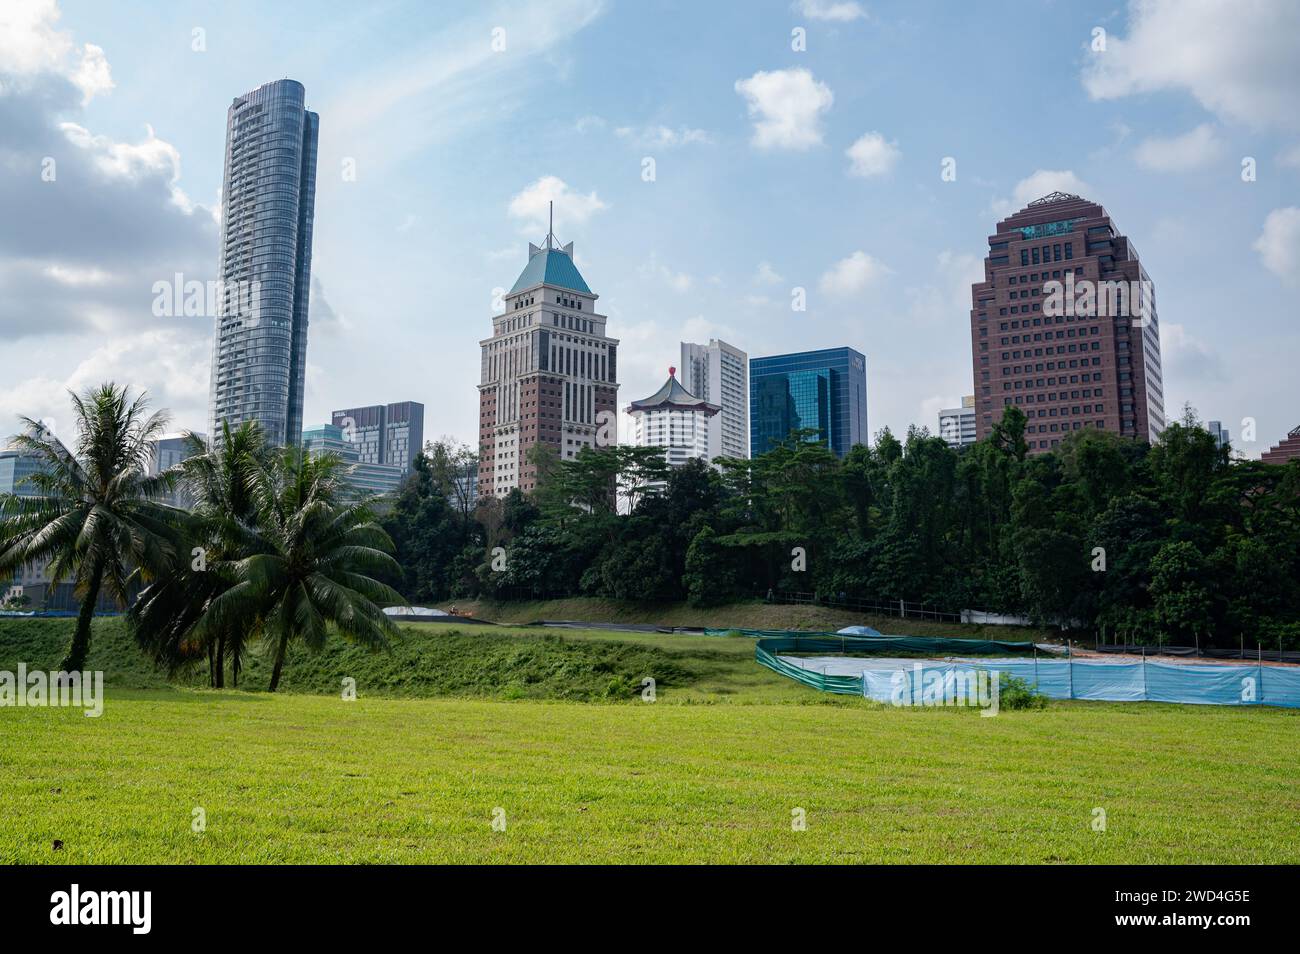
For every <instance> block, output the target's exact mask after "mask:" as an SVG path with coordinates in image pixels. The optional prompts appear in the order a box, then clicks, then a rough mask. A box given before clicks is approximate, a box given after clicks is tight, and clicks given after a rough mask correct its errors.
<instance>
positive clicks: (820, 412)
mask: <svg viewBox="0 0 1300 954" xmlns="http://www.w3.org/2000/svg"><path fill="white" fill-rule="evenodd" d="M805 428H812V429H813V430H815V431H817V433H818V438H819V439H820V440H823V441H826V442H827V443H828V444H829V445H830V448H831V450H833V451H834V452H835V454H836V456H838V457H843V456H844V455H845V454H847V453H848V452H849V448H851V447H852V446H853V445H854V444H865V443H867V440H868V438H867V359H866V358H865V357H864V356H863V355H862V354H861V352H858V351H854V350H853V349H852V348H827V349H826V350H824V351H803V352H800V353H799V354H778V355H773V356H772V357H770V358H750V359H749V453H750V456H751V457H752V456H754V455H757V454H762V453H764V452H765V451H768V450H771V449H772V447H773V446H775V444H776V443H778V442H780V441H782V440H785V439H786V438H787V437H789V436H790V432H791V431H794V430H802V429H805Z"/></svg>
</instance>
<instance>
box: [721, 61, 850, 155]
mask: <svg viewBox="0 0 1300 954" xmlns="http://www.w3.org/2000/svg"><path fill="white" fill-rule="evenodd" d="M736 92H737V93H739V94H740V95H741V96H743V97H744V98H745V100H746V105H747V107H748V109H749V115H750V116H752V117H754V136H753V138H752V139H751V140H750V142H752V143H753V144H754V146H756V147H757V148H759V149H796V150H803V149H810V148H812V147H813V146H818V145H821V141H822V131H821V116H822V113H824V112H825V111H826V110H828V109H830V107H831V103H832V101H834V99H835V96H834V94H833V93H831V90H830V87H829V86H827V85H826V84H825V83H822V82H819V81H817V80H816V79H814V78H813V75H812V73H811V72H809V71H808V70H806V69H790V70H773V71H771V72H767V71H764V70H759V71H758V72H757V73H755V74H754V75H753V76H751V77H750V78H749V79H743V80H736Z"/></svg>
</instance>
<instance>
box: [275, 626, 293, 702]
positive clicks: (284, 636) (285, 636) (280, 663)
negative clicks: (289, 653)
mask: <svg viewBox="0 0 1300 954" xmlns="http://www.w3.org/2000/svg"><path fill="white" fill-rule="evenodd" d="M288 645H289V631H288V630H287V629H286V630H285V631H284V632H283V633H281V634H280V645H279V646H278V647H277V648H276V650H275V668H274V669H272V670H271V692H275V688H276V686H278V685H280V670H281V669H283V668H284V651H285V649H286V647H288Z"/></svg>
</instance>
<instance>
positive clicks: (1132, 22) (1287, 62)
mask: <svg viewBox="0 0 1300 954" xmlns="http://www.w3.org/2000/svg"><path fill="white" fill-rule="evenodd" d="M1127 27H1128V33H1127V35H1125V36H1116V35H1113V34H1112V35H1109V36H1108V37H1107V38H1106V45H1105V49H1104V50H1090V52H1089V53H1088V54H1087V55H1088V60H1087V63H1086V65H1085V67H1084V70H1083V85H1084V88H1085V89H1086V90H1087V92H1088V95H1089V96H1091V97H1092V98H1093V99H1099V100H1105V99H1118V98H1121V97H1125V96H1133V95H1136V94H1140V93H1161V92H1184V93H1188V94H1190V95H1191V96H1193V97H1195V99H1196V101H1197V102H1199V103H1200V104H1201V105H1202V106H1203V107H1205V108H1206V109H1207V110H1209V111H1210V112H1212V113H1214V114H1215V115H1216V116H1219V117H1221V118H1223V119H1227V120H1232V121H1235V122H1241V123H1245V124H1247V125H1249V126H1252V127H1256V128H1259V127H1269V126H1280V127H1284V128H1289V129H1296V128H1300V110H1297V109H1296V101H1295V93H1296V88H1297V86H1298V85H1300V4H1296V3H1291V2H1289V0H1279V2H1274V3H1268V2H1252V3H1222V2H1218V0H1141V2H1138V0H1130V3H1129V10H1128V24H1127Z"/></svg>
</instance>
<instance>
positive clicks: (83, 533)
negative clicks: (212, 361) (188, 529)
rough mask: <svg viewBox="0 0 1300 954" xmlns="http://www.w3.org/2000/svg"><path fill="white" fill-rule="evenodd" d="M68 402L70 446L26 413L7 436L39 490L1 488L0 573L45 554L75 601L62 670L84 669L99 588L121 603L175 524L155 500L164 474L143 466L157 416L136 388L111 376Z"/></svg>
mask: <svg viewBox="0 0 1300 954" xmlns="http://www.w3.org/2000/svg"><path fill="white" fill-rule="evenodd" d="M72 405H73V409H74V411H75V413H76V427H77V440H76V449H75V451H69V450H68V449H67V447H65V446H64V444H63V443H62V442H61V441H60V440H59V439H58V438H57V437H55V436H54V435H53V434H52V433H51V432H50V431H49V430H47V429H46V428H45V427H44V426H43V425H42V424H40V423H39V422H37V421H34V420H32V419H31V418H23V424H24V426H25V432H24V433H22V434H19V435H18V436H16V437H14V438H13V439H12V441H11V445H12V446H13V447H15V448H16V449H18V450H21V451H27V452H28V453H31V454H33V455H35V456H36V457H37V458H38V459H39V461H40V464H41V471H40V472H38V473H36V474H34V475H32V476H31V477H29V478H28V482H29V483H30V485H31V487H32V488H33V490H34V491H35V492H36V493H37V494H40V496H24V497H19V496H16V495H14V494H5V495H0V572H5V571H9V570H13V569H16V568H17V567H20V566H23V565H26V564H29V563H46V562H48V564H49V569H48V574H49V578H50V585H51V586H54V585H57V584H59V583H61V582H63V581H64V580H65V579H67V578H69V577H71V578H72V579H73V580H74V582H75V592H76V594H77V596H78V598H79V599H80V600H81V609H80V612H79V613H78V615H77V628H76V631H75V632H74V634H73V637H72V643H71V645H69V647H68V651H67V653H66V655H65V656H64V658H63V662H62V663H61V664H60V668H61V669H63V670H65V671H69V672H71V671H76V670H81V669H83V668H85V663H86V655H87V653H88V652H89V650H90V622H91V618H92V617H93V616H94V614H95V604H96V603H97V602H98V601H99V596H100V593H101V592H107V593H108V594H109V595H111V596H112V597H113V598H114V599H115V600H116V601H117V603H118V605H120V606H125V605H126V602H127V599H128V591H129V590H130V588H131V585H132V581H133V578H135V577H136V576H137V575H138V576H140V577H143V578H148V577H149V576H150V575H151V573H152V572H155V571H157V570H158V569H160V568H162V567H164V566H165V565H166V564H167V563H168V562H169V560H170V559H171V558H172V556H173V554H174V552H175V547H174V544H175V541H176V529H177V528H176V514H177V512H176V511H175V510H174V509H173V508H171V507H168V506H167V505H165V504H164V503H162V502H161V500H160V499H159V498H160V497H161V496H162V495H163V494H164V493H165V492H167V491H168V490H169V489H170V488H171V486H172V478H171V477H170V476H169V475H157V476H149V473H148V471H149V457H150V453H151V444H152V443H153V442H154V441H156V440H157V439H158V438H159V437H160V436H161V435H162V433H163V430H164V428H165V427H166V423H167V417H166V415H165V414H164V413H162V412H158V413H155V414H148V413H147V412H148V407H149V403H148V400H147V399H146V397H145V395H144V394H141V395H139V396H138V397H136V398H135V399H132V398H131V396H130V394H129V393H128V388H127V387H121V388H118V387H117V386H116V385H114V384H111V383H107V384H102V385H100V386H99V387H98V388H91V389H88V390H87V391H86V392H85V393H84V394H81V395H77V394H72Z"/></svg>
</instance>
